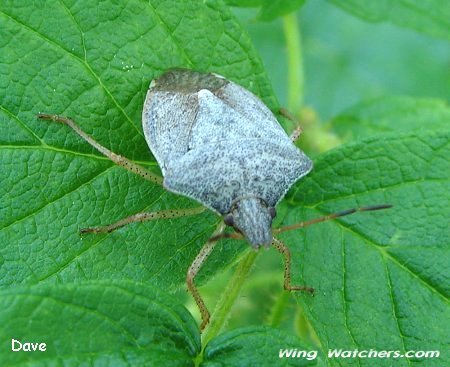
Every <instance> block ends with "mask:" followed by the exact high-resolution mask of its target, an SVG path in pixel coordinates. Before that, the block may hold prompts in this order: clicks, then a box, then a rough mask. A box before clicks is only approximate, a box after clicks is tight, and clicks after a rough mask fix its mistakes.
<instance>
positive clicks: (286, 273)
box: [272, 237, 314, 294]
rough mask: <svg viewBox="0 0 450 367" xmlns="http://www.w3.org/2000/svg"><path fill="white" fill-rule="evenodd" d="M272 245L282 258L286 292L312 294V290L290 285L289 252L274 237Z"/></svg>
mask: <svg viewBox="0 0 450 367" xmlns="http://www.w3.org/2000/svg"><path fill="white" fill-rule="evenodd" d="M272 245H273V247H275V248H276V249H277V250H278V252H280V253H281V254H282V255H283V257H284V289H286V290H288V291H304V292H308V293H311V294H314V288H311V287H307V286H304V285H302V286H299V285H292V284H291V251H290V250H289V248H288V247H287V246H286V245H285V244H284V243H283V242H281V241H280V240H278V239H276V238H275V237H274V238H273V241H272Z"/></svg>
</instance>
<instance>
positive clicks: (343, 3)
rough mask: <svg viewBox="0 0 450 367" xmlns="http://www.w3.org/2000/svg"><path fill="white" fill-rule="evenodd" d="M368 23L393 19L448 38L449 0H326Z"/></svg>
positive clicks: (407, 26)
mask: <svg viewBox="0 0 450 367" xmlns="http://www.w3.org/2000/svg"><path fill="white" fill-rule="evenodd" d="M328 1H331V2H332V3H333V4H336V5H337V6H339V7H341V8H342V9H344V10H346V11H348V12H350V13H352V14H354V15H356V16H358V17H360V18H362V19H365V20H368V21H370V22H392V23H394V24H397V25H399V26H401V27H406V28H412V29H415V30H416V31H419V32H423V33H426V34H429V35H430V36H433V37H436V38H444V39H450V3H449V2H448V1H446V0H407V1H401V0H378V1H370V0H328Z"/></svg>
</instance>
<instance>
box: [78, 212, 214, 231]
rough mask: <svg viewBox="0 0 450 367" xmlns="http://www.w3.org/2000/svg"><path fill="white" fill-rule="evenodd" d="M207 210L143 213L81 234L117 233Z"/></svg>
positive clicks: (85, 229)
mask: <svg viewBox="0 0 450 367" xmlns="http://www.w3.org/2000/svg"><path fill="white" fill-rule="evenodd" d="M205 210H206V208H205V207H203V206H200V207H196V208H192V209H167V210H160V211H157V212H143V213H137V214H134V215H131V216H129V217H126V218H123V219H121V220H119V221H117V222H115V223H112V224H109V225H106V226H100V227H91V228H82V229H80V233H81V234H85V233H110V232H112V231H115V230H116V229H118V228H121V227H123V226H126V225H127V224H130V223H135V222H146V221H150V220H157V219H171V218H179V217H187V216H190V215H196V214H200V213H201V212H203V211H205Z"/></svg>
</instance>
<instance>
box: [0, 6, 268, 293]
mask: <svg viewBox="0 0 450 367" xmlns="http://www.w3.org/2000/svg"><path fill="white" fill-rule="evenodd" d="M0 22H1V26H0V39H1V40H2V42H3V43H2V50H1V52H0V64H1V67H0V73H1V74H0V88H1V90H2V91H3V92H2V93H1V95H0V106H1V107H0V119H1V125H0V129H1V134H0V139H1V143H2V146H1V148H0V151H1V163H2V170H1V172H0V175H1V182H2V185H1V188H0V190H1V197H2V205H1V207H0V219H1V230H0V243H1V244H2V245H1V257H0V259H1V260H2V267H1V270H0V284H2V285H13V284H18V283H36V282H42V281H47V280H49V281H55V280H58V281H74V280H82V279H84V280H88V279H89V280H90V279H104V278H123V277H127V278H132V279H135V280H137V281H152V282H154V283H157V284H161V285H164V286H166V287H177V286H178V285H179V284H180V283H183V282H184V278H185V272H186V270H187V268H188V266H189V264H190V263H191V261H192V260H193V258H194V257H195V255H196V253H197V252H198V251H199V248H200V247H201V246H202V245H203V244H204V242H205V241H206V240H207V238H208V237H209V235H210V233H211V232H212V231H213V229H214V228H215V225H216V222H217V218H216V216H215V215H212V214H211V213H204V214H202V215H199V216H196V217H191V218H181V219H176V220H167V221H162V222H160V223H147V224H145V225H131V226H129V227H128V228H124V229H121V230H119V231H117V232H115V233H112V234H110V235H100V236H86V237H84V238H81V237H80V236H79V234H78V230H79V229H80V228H83V227H87V226H95V225H100V224H108V223H111V222H114V221H116V220H118V219H120V218H123V217H125V216H127V215H131V214H134V213H136V212H139V211H143V210H159V209H161V208H183V207H192V206H198V204H197V203H195V202H192V201H191V200H187V199H185V198H182V197H180V196H176V195H172V194H169V193H167V192H166V191H165V190H163V189H162V188H161V187H158V186H155V185H154V184H151V183H148V182H145V181H143V180H142V179H140V178H138V177H135V176H133V175H132V174H130V173H128V172H126V171H125V170H123V169H121V168H119V167H117V166H115V165H114V164H112V163H111V162H110V161H108V160H107V159H106V158H104V157H103V156H101V155H100V154H99V153H98V152H96V151H95V150H93V149H92V148H91V147H90V146H89V145H88V144H86V143H85V142H83V141H82V140H81V139H80V138H79V137H78V136H76V134H75V133H74V132H73V131H71V130H70V129H68V128H66V127H64V126H61V125H58V124H54V123H53V124H52V123H48V122H46V121H37V120H36V113H38V112H40V111H46V112H51V113H58V114H62V115H70V116H72V117H73V118H74V119H75V120H76V121H77V122H78V123H79V125H80V126H81V127H82V128H83V129H84V130H85V131H87V132H88V133H90V134H92V135H93V136H94V138H95V139H97V140H98V141H100V142H101V143H103V144H104V145H106V146H107V147H109V148H110V149H112V150H113V151H115V152H116V153H119V154H123V155H125V156H127V157H129V158H131V159H134V160H137V161H140V162H142V163H143V164H145V165H147V166H148V167H150V168H151V169H155V170H157V168H156V167H157V165H156V162H155V161H154V159H153V158H152V156H151V154H150V153H149V149H148V146H147V144H146V142H145V140H144V138H143V133H142V129H141V127H140V124H141V122H140V120H141V111H142V104H143V100H144V97H145V93H146V90H147V88H148V85H149V83H150V81H151V80H152V78H153V77H155V76H156V75H159V74H160V73H161V72H162V71H163V70H165V69H167V68H170V67H176V66H184V67H190V68H194V69H199V70H214V71H215V72H218V73H221V74H224V75H226V76H227V77H229V78H231V79H234V80H236V81H237V82H239V83H240V84H243V85H246V86H247V87H248V88H250V89H252V90H253V91H254V92H255V93H257V94H258V95H260V96H261V97H262V98H263V99H264V100H265V101H266V103H268V104H269V105H272V106H274V105H275V98H274V97H273V95H272V92H271V88H270V86H269V83H268V81H267V79H266V76H265V74H264V71H263V69H262V66H261V63H260V61H259V59H258V57H257V56H256V54H255V52H254V50H253V47H252V46H251V44H250V41H249V39H248V37H247V36H246V35H245V33H244V32H243V30H242V29H241V28H240V26H239V25H238V23H237V22H236V21H235V19H234V18H233V17H232V15H231V14H230V12H229V11H228V9H227V8H226V7H225V6H223V5H222V3H221V2H220V1H215V0H211V1H206V2H203V1H187V2H173V1H160V0H155V1H152V2H150V3H145V2H142V1H130V2H122V3H121V4H113V3H108V4H107V3H101V4H98V3H97V2H95V1H83V2H78V1H74V2H72V3H61V2H58V1H54V2H46V3H45V6H42V5H37V4H36V6H31V5H27V6H24V7H19V6H17V5H14V4H12V3H2V5H1V8H0ZM6 91H7V93H5V92H6ZM241 246H245V245H244V244H241ZM239 249H240V247H239V246H236V244H235V243H233V244H232V245H227V244H225V245H224V246H223V247H221V251H217V252H216V253H215V254H214V255H213V257H212V262H211V263H210V265H209V266H208V267H207V268H206V272H202V274H208V268H209V269H215V270H217V269H218V268H220V267H223V266H224V265H226V262H224V261H223V259H222V258H223V257H225V258H230V259H232V258H233V256H234V255H235V254H236V253H237V251H239Z"/></svg>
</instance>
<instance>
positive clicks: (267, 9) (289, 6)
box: [226, 0, 305, 21]
mask: <svg viewBox="0 0 450 367" xmlns="http://www.w3.org/2000/svg"><path fill="white" fill-rule="evenodd" d="M226 3H227V4H228V5H230V6H237V7H243V8H260V10H259V12H258V15H257V17H256V19H257V20H262V21H271V20H274V19H276V18H278V17H281V16H283V15H286V14H289V13H291V12H293V11H295V10H297V9H298V8H300V7H301V6H302V5H303V4H304V3H305V0H243V1H240V0H226Z"/></svg>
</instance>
